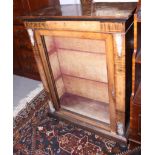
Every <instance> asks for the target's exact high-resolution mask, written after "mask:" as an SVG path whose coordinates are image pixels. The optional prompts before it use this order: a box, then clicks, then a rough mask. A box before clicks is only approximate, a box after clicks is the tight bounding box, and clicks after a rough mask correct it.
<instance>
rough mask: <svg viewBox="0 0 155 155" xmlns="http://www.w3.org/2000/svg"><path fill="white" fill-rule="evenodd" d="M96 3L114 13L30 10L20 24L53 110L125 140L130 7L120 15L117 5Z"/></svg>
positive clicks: (129, 74)
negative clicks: (31, 49)
mask: <svg viewBox="0 0 155 155" xmlns="http://www.w3.org/2000/svg"><path fill="white" fill-rule="evenodd" d="M101 6H102V7H103V8H105V9H107V8H110V7H112V9H113V10H115V12H114V13H113V14H112V12H110V13H111V14H112V15H109V16H107V15H105V14H106V10H105V12H104V11H103V12H102V16H101V15H100V14H101V10H100V13H99V14H98V13H97V11H98V10H97V8H93V9H92V8H90V9H91V11H93V12H91V14H87V15H86V14H84V13H85V12H82V15H79V14H78V15H76V14H74V15H72V13H71V12H70V14H71V15H70V14H69V13H68V14H67V15H66V14H64V13H65V9H66V12H67V11H68V9H71V8H70V7H71V6H67V5H66V6H62V7H63V11H62V12H61V13H60V10H61V9H60V8H59V10H58V11H57V13H58V15H57V14H53V12H51V11H49V8H46V9H44V10H41V11H40V12H41V13H42V15H43V16H41V15H39V13H40V12H35V13H34V15H32V17H25V18H24V21H25V22H24V23H25V27H26V28H27V31H28V33H29V36H30V39H31V43H32V47H33V51H34V55H35V59H36V62H37V66H38V69H39V73H40V76H41V79H42V82H43V84H44V88H45V90H46V91H47V92H48V93H49V95H50V97H51V101H52V104H53V107H54V109H55V114H56V115H58V116H60V117H63V118H65V119H67V120H69V121H73V122H74V123H77V124H80V125H82V126H85V127H87V128H91V129H93V130H95V131H98V132H101V133H104V134H106V135H110V136H113V137H115V138H118V139H120V140H122V141H126V140H127V131H128V126H129V117H130V116H129V112H130V97H131V86H132V83H131V81H132V80H131V79H132V52H133V11H134V8H135V5H134V4H130V7H129V8H130V9H129V8H128V9H129V10H125V9H124V12H123V13H122V10H119V6H120V4H118V5H116V6H113V4H111V5H109V4H108V6H106V4H102V5H100V7H99V8H101ZM125 6H126V5H124V7H125ZM73 7H75V6H73ZM76 7H78V6H76ZM126 7H127V6H126ZM116 8H117V9H116ZM50 9H51V10H52V8H50ZM55 9H56V8H55ZM57 9H58V8H57ZM103 10H104V9H103ZM80 11H82V10H80ZM107 11H108V10H107ZM47 12H48V16H45V15H46V14H47ZM76 13H77V12H76ZM87 13H88V12H87ZM92 13H93V14H92ZM63 14H64V15H63ZM120 14H121V15H120ZM37 15H39V16H37Z"/></svg>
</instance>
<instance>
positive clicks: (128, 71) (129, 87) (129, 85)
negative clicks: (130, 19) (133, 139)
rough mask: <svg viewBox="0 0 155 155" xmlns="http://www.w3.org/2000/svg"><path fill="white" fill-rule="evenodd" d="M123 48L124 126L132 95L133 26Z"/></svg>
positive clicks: (128, 114)
mask: <svg viewBox="0 0 155 155" xmlns="http://www.w3.org/2000/svg"><path fill="white" fill-rule="evenodd" d="M125 47H126V56H125V66H126V92H125V93H126V95H125V96H126V98H125V102H126V107H125V114H126V116H125V123H126V126H127V124H128V123H129V118H130V98H131V93H132V54H133V50H134V47H133V25H132V26H131V27H130V29H129V30H128V32H127V33H126V36H125Z"/></svg>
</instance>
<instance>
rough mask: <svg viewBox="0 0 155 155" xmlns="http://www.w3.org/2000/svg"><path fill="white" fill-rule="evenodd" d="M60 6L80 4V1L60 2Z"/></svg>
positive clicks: (63, 0)
mask: <svg viewBox="0 0 155 155" xmlns="http://www.w3.org/2000/svg"><path fill="white" fill-rule="evenodd" d="M60 4H80V0H60Z"/></svg>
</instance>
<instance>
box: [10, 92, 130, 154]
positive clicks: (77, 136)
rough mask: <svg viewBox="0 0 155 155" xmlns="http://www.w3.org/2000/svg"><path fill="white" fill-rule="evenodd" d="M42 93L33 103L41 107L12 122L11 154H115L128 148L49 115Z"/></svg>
mask: <svg viewBox="0 0 155 155" xmlns="http://www.w3.org/2000/svg"><path fill="white" fill-rule="evenodd" d="M45 94H46V93H45V92H42V93H41V94H40V95H39V96H37V97H36V98H35V101H36V100H37V104H35V106H36V105H41V106H40V108H35V110H34V109H33V108H32V111H33V112H32V111H31V112H30V111H29V112H30V113H29V114H31V113H33V114H31V115H29V116H31V117H27V118H26V119H25V120H24V121H22V119H21V121H19V122H18V123H17V122H15V123H16V125H15V127H14V149H13V152H14V155H114V154H115V155H117V154H118V155H119V154H123V153H122V152H124V153H125V152H127V151H128V149H127V147H123V146H121V145H120V144H119V143H117V142H115V141H113V140H111V139H107V138H105V137H103V136H99V135H97V134H95V133H93V132H89V131H87V130H85V129H82V128H80V127H79V126H77V125H75V124H73V123H69V122H66V121H63V120H61V119H59V118H58V117H50V118H49V117H48V116H47V113H48V112H49V106H48V104H47V103H48V102H47V101H48V99H47V96H46V95H45ZM40 98H41V99H40ZM32 102H34V101H32ZM33 106H34V104H33ZM35 106H34V107H35ZM36 107H38V106H36ZM22 122H23V123H22Z"/></svg>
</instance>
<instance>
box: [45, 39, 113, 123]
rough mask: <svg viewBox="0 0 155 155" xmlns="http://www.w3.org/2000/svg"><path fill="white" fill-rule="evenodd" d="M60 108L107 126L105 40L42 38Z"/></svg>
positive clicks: (107, 95)
mask: <svg viewBox="0 0 155 155" xmlns="http://www.w3.org/2000/svg"><path fill="white" fill-rule="evenodd" d="M44 43H45V46H46V49H47V53H48V60H49V63H50V66H51V70H52V74H53V78H54V82H55V86H56V89H57V93H58V96H59V103H60V107H61V108H62V109H65V110H68V111H71V112H74V113H77V114H80V115H82V116H85V117H89V118H91V119H95V120H98V121H101V122H105V123H108V124H110V114H109V94H108V75H107V64H106V44H105V41H104V40H95V39H93V40H92V39H83V38H73V37H57V36H44Z"/></svg>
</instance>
